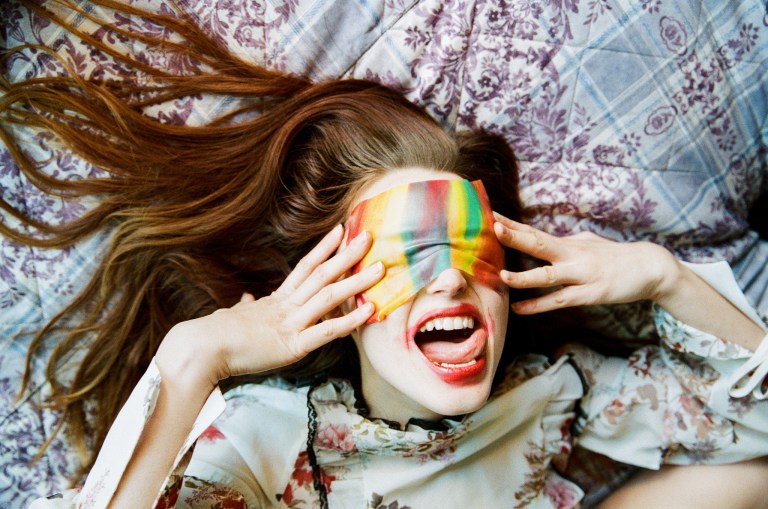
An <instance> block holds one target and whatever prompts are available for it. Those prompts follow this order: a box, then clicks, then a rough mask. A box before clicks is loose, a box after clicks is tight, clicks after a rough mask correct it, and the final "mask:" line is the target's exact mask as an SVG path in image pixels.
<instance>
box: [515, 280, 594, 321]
mask: <svg viewBox="0 0 768 509" xmlns="http://www.w3.org/2000/svg"><path fill="white" fill-rule="evenodd" d="M594 303H595V301H594V299H588V298H586V297H585V292H584V291H583V287H580V286H565V287H563V288H560V289H559V290H555V291H553V292H550V293H548V294H546V295H542V296H541V297H536V298H534V299H527V300H521V301H519V302H515V303H513V304H511V305H510V307H511V308H512V311H514V312H515V313H517V314H519V315H533V314H536V313H544V312H546V311H553V310H555V309H563V308H568V307H573V306H587V305H592V304H594Z"/></svg>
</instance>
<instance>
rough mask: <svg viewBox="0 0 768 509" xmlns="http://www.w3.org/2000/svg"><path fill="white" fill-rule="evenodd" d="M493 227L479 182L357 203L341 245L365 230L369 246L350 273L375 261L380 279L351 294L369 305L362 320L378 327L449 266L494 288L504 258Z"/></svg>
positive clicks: (429, 184)
mask: <svg viewBox="0 0 768 509" xmlns="http://www.w3.org/2000/svg"><path fill="white" fill-rule="evenodd" d="M493 222H494V219H493V212H492V211H491V206H490V202H489V200H488V195H487V194H486V192H485V188H484V187H483V184H482V182H480V181H475V182H469V181H467V180H463V179H457V180H428V181H423V182H414V183H411V184H405V185H402V186H397V187H394V188H392V189H389V190H387V191H384V192H383V193H381V194H378V195H376V196H374V197H372V198H369V199H367V200H364V201H362V202H360V203H359V204H358V205H357V206H356V207H355V208H354V210H353V211H352V213H351V214H350V216H349V219H348V221H347V230H348V237H347V239H348V240H347V242H349V241H351V240H352V239H354V238H355V237H356V236H357V235H359V234H360V233H361V232H363V231H365V230H367V231H368V232H370V234H371V236H372V237H373V244H372V246H371V249H370V250H369V251H368V254H367V255H366V256H365V257H364V258H363V259H362V260H361V261H360V263H359V264H357V265H356V266H355V267H354V268H353V269H352V272H353V273H357V272H359V271H360V270H362V269H363V268H364V267H366V266H368V265H370V264H372V263H375V262H376V261H379V260H380V261H381V262H383V263H384V266H385V267H386V268H387V273H386V276H385V277H384V279H383V280H382V281H380V282H379V283H377V284H376V285H374V286H373V287H371V288H369V289H368V290H366V291H365V292H364V293H362V294H360V295H358V297H357V302H358V305H362V304H363V303H365V302H372V303H373V304H374V305H375V306H376V313H375V314H374V316H373V317H372V318H371V320H370V321H372V322H375V321H381V320H383V319H384V318H385V317H386V316H387V315H388V314H389V313H391V312H392V311H393V310H395V309H397V308H398V307H399V306H401V305H403V304H404V303H406V302H407V301H408V300H410V299H411V298H413V297H414V296H415V295H416V294H417V293H418V292H419V291H420V290H421V289H422V288H424V287H425V286H427V284H429V282H430V281H432V280H434V279H435V278H436V277H437V276H438V275H439V274H440V273H441V272H443V271H444V270H446V269H448V268H451V267H453V268H456V269H459V270H461V271H462V272H463V273H465V274H466V275H467V276H469V277H471V278H473V279H474V280H475V281H478V282H480V283H481V284H484V285H486V286H489V287H491V288H494V289H499V288H501V286H502V283H501V280H500V278H499V271H500V270H501V268H502V266H503V264H504V253H503V249H502V247H501V244H500V243H499V241H498V239H497V238H496V235H495V234H494V233H493Z"/></svg>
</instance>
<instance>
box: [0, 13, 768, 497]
mask: <svg viewBox="0 0 768 509" xmlns="http://www.w3.org/2000/svg"><path fill="white" fill-rule="evenodd" d="M131 3H132V4H136V5H140V6H146V7H148V8H150V9H157V10H161V9H166V8H167V5H166V3H169V2H167V1H166V0H132V1H131ZM181 3H182V4H184V5H185V6H186V8H187V10H188V11H189V12H190V13H192V14H193V15H194V17H195V18H196V19H197V20H198V21H199V23H200V24H201V25H202V26H204V27H205V28H206V30H208V31H210V32H211V33H213V34H215V35H216V36H217V37H220V38H222V39H224V40H225V41H226V42H227V44H228V45H229V46H230V47H231V48H233V49H234V50H235V51H237V52H239V53H240V54H242V55H244V56H246V57H247V58H249V59H252V60H253V61H256V62H259V63H262V64H264V65H266V66H269V67H274V68H278V69H283V70H287V71H291V72H297V73H302V74H305V75H308V76H310V77H312V78H314V79H323V78H326V77H357V78H366V79H371V80H375V81H379V82H382V83H385V84H387V85H389V86H392V87H395V88H397V89H400V90H402V91H404V92H405V93H406V94H407V96H408V97H409V98H410V99H412V100H413V101H414V102H415V103H418V104H420V105H423V106H424V107H426V108H427V109H428V110H429V111H430V112H431V113H432V114H433V115H434V116H435V117H436V118H437V119H439V120H440V121H441V122H443V123H444V124H445V125H446V126H448V127H449V128H451V129H477V128H482V129H487V130H490V131H494V132H497V133H499V134H501V135H502V136H504V137H505V138H506V139H507V140H508V141H509V143H510V144H511V145H512V147H513V148H514V150H515V151H516V153H517V155H518V157H519V159H520V162H521V179H522V197H523V200H524V203H525V205H526V216H527V217H526V218H527V220H528V221H529V222H530V223H532V224H534V225H536V226H538V227H540V228H543V229H545V230H548V231H550V232H553V233H555V234H558V235H561V234H567V233H572V232H577V231H581V230H591V231H594V232H597V233H599V234H602V235H605V236H608V237H611V238H615V239H619V240H626V241H631V240H638V239H644V240H651V241H654V242H657V243H661V244H663V245H665V246H667V247H668V248H670V249H671V250H672V251H673V252H675V253H676V254H677V255H678V256H680V257H681V258H683V259H686V260H691V261H708V260H727V261H728V262H730V263H731V265H732V266H733V267H734V270H735V272H736V275H737V279H738V280H739V282H740V284H741V286H742V287H743V289H744V290H745V292H746V294H747V296H748V297H749V298H750V299H751V300H752V301H753V303H754V304H755V306H757V307H758V308H759V309H761V310H762V311H763V312H768V270H765V269H764V267H765V266H766V263H767V262H768V243H766V242H765V241H764V240H761V239H760V238H759V236H758V235H757V233H755V232H754V231H751V230H750V227H749V224H748V222H747V217H748V214H749V211H750V208H751V205H752V204H753V203H754V202H755V201H756V200H757V199H758V197H759V196H760V195H761V194H764V193H765V191H766V189H767V188H768V12H766V9H767V6H766V3H765V2H764V1H762V0H760V1H758V0H740V1H716V0H681V1H678V0H674V1H673V0H446V1H438V0H285V1H276V0H242V1H232V0H200V1H194V0H186V1H183V2H181ZM84 5H87V4H86V3H84ZM88 9H90V10H92V11H93V12H95V13H96V14H98V15H100V16H103V17H105V18H106V19H108V20H110V21H111V22H113V23H115V24H117V25H120V26H122V27H124V28H128V29H136V28H140V27H141V23H142V20H140V19H131V18H126V17H120V16H115V15H114V13H110V12H102V11H100V10H99V9H96V8H94V7H93V6H88ZM0 19H2V27H0V29H1V30H2V38H1V39H0V40H1V41H2V43H1V44H2V45H3V47H2V50H5V49H7V48H12V47H17V46H20V45H23V44H33V45H34V44H42V45H46V46H49V47H53V48H55V49H56V50H57V51H58V53H59V54H60V55H61V56H62V58H63V59H64V60H65V61H66V62H68V63H69V64H70V65H71V66H73V67H74V68H75V69H77V70H78V72H81V73H83V74H85V75H101V76H107V77H108V76H119V75H120V74H121V73H123V72H125V71H124V70H123V69H121V67H120V65H119V64H117V63H116V62H114V61H113V60H111V59H110V58H109V57H107V56H106V55H102V54H97V53H94V52H92V51H90V50H89V49H88V48H87V47H85V46H84V45H83V44H82V43H81V42H80V41H79V40H77V39H75V38H73V37H71V36H70V35H69V34H68V33H67V32H65V31H62V30H61V29H60V28H59V27H57V26H55V25H52V24H50V23H48V22H47V21H46V20H45V19H43V18H41V17H39V16H37V15H33V14H31V13H30V12H28V11H26V10H25V9H24V8H22V7H21V6H19V5H18V4H17V3H15V2H14V1H10V2H2V5H0ZM72 19H73V20H74V22H75V23H77V24H79V25H80V27H81V28H83V29H85V30H86V31H89V32H91V33H92V34H93V35H94V37H99V38H101V39H102V40H105V41H107V42H109V43H110V44H112V45H114V47H115V48H116V49H118V50H120V51H130V52H132V53H133V54H139V55H141V57H142V58H145V59H147V60H149V61H152V62H155V63H157V64H158V65H165V66H168V67H171V68H177V69H183V68H185V66H188V65H192V64H190V63H189V62H185V61H181V60H171V59H167V58H166V56H165V55H163V54H162V53H161V52H159V51H158V50H157V49H155V48H147V47H142V46H141V45H139V44H137V43H129V42H127V41H125V40H122V39H120V38H116V37H113V36H111V35H110V34H109V33H108V32H106V31H103V30H99V28H98V27H97V26H95V25H93V24H91V23H90V22H89V21H88V20H86V19H81V18H77V17H72ZM2 65H3V73H4V74H5V76H6V77H7V78H8V79H10V80H16V79H21V78H25V77H29V76H42V75H49V74H54V73H61V72H64V71H63V69H62V67H61V65H60V64H59V63H57V62H55V61H53V60H52V59H50V58H48V57H46V55H45V54H44V53H42V52H40V51H39V50H37V49H35V48H34V47H30V48H28V49H26V50H24V51H22V52H19V53H14V54H13V56H12V57H11V58H8V59H7V60H5V61H4V62H3V64H2ZM230 107H231V104H230V102H229V101H228V100H227V99H222V98H209V97H202V98H189V99H185V100H179V101H175V102H173V103H169V104H166V105H163V106H162V107H158V108H155V109H153V111H151V112H150V114H153V115H156V116H157V117H158V118H160V119H162V120H163V121H167V122H178V123H201V122H205V121H206V119H207V118H209V117H210V116H211V115H215V114H216V113H217V112H219V111H222V110H224V109H227V108H230ZM20 135H21V136H25V137H26V139H27V141H28V143H27V146H26V147H25V148H26V150H27V151H28V152H29V153H30V154H32V155H33V156H34V157H35V158H36V159H38V160H39V161H41V162H42V163H43V164H45V165H46V168H47V169H48V171H50V172H51V173H52V174H55V175H58V176H62V177H65V178H73V179H74V178H79V177H81V176H83V175H98V173H99V170H98V169H97V168H92V167H90V166H88V165H87V164H84V163H83V162H82V161H80V160H78V159H77V158H76V157H74V156H73V155H72V154H69V153H67V152H65V151H62V150H61V149H60V148H59V147H57V146H56V145H55V144H54V143H52V140H51V138H50V137H49V136H47V135H46V134H45V133H34V132H29V133H26V132H22V133H20ZM0 192H2V195H3V198H4V199H5V200H7V201H9V202H12V203H14V204H16V205H17V206H18V207H20V208H22V209H23V210H25V211H27V212H28V213H29V214H31V215H32V216H33V217H35V218H39V219H40V220H43V221H48V222H66V221H67V220H68V219H71V218H72V217H75V216H76V215H78V214H80V213H82V212H83V211H84V210H86V209H87V207H88V206H89V203H88V202H84V201H79V202H78V201H63V200H61V199H56V198H52V197H50V196H47V195H45V194H43V193H41V192H40V191H39V190H38V189H36V188H35V187H34V186H33V185H32V184H31V183H29V182H28V181H27V180H26V179H25V178H24V176H23V175H21V174H20V173H19V171H18V169H17V168H16V166H15V165H14V163H13V161H12V159H11V157H10V155H9V153H8V151H7V150H6V149H4V148H2V147H0ZM2 220H3V221H7V222H12V221H13V219H12V218H11V217H8V216H2ZM108 241H109V232H104V233H103V234H102V235H99V236H96V237H94V238H91V239H88V240H87V241H84V242H82V243H81V244H79V245H77V246H75V247H73V248H71V249H67V250H42V249H35V248H28V247H24V246H20V245H18V244H15V243H14V242H12V241H10V240H9V239H6V238H0V506H2V507H6V508H15V507H22V506H24V505H25V504H26V503H27V502H28V501H29V500H30V499H31V498H34V497H37V496H40V495H45V494H47V493H53V492H56V491H58V490H60V489H61V488H64V487H66V486H67V480H66V478H67V477H68V476H69V475H70V474H71V473H72V472H73V471H74V469H75V468H76V466H77V464H78V463H77V462H78V459H77V457H76V456H75V455H73V454H72V452H71V451H70V450H69V449H68V447H67V443H66V436H65V435H64V434H60V435H58V436H57V438H56V439H55V440H54V441H53V443H52V445H51V447H50V448H49V449H48V451H47V452H46V453H45V454H44V455H43V457H42V458H40V459H39V460H38V461H33V458H34V456H35V454H36V453H37V452H38V449H39V447H40V445H41V444H42V443H43V442H45V440H46V439H47V438H48V437H49V436H50V434H51V432H52V430H53V428H54V427H55V425H56V423H57V417H56V414H55V413H54V412H51V411H49V410H47V409H45V408H42V407H40V406H39V404H40V403H41V402H43V401H44V400H45V398H46V395H47V394H48V393H49V388H48V387H47V385H46V383H45V382H44V377H43V376H42V372H41V370H40V368H42V367H43V366H44V364H45V360H46V356H45V352H43V353H42V354H41V355H40V356H38V357H36V358H35V359H33V366H34V367H35V368H37V369H36V370H35V376H34V377H33V383H32V388H31V390H30V391H29V392H28V393H26V394H24V396H23V397H22V398H20V399H19V398H17V396H18V389H19V381H20V378H21V373H22V372H23V368H24V359H25V354H26V347H27V345H28V343H29V340H30V332H31V331H34V330H35V329H37V328H39V327H40V326H41V325H43V324H44V323H45V322H46V321H47V320H48V319H50V318H51V317H52V316H53V315H54V314H55V313H56V312H57V311H58V310H60V309H61V308H62V306H63V305H64V303H66V302H67V301H68V300H69V299H71V298H72V297H73V296H74V295H75V294H76V293H77V291H78V289H79V288H81V286H82V285H83V283H84V281H85V280H86V279H87V278H88V274H89V272H90V271H91V270H92V269H93V266H94V260H97V259H98V257H99V253H100V252H101V250H102V248H103V245H104V243H105V242H108ZM584 313H586V316H587V318H588V320H586V322H584V323H588V324H589V325H590V327H592V328H593V329H594V330H597V331H601V332H609V333H610V334H611V335H612V336H615V337H621V338H624V339H627V340H634V339H638V338H646V337H647V332H648V330H649V327H648V324H647V323H646V320H645V318H644V317H645V310H644V309H643V308H642V306H640V307H638V306H634V307H620V308H613V309H611V310H597V309H590V310H585V311H584ZM73 362H75V360H74V359H73Z"/></svg>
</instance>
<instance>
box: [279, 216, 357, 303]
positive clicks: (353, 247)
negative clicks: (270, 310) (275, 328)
mask: <svg viewBox="0 0 768 509" xmlns="http://www.w3.org/2000/svg"><path fill="white" fill-rule="evenodd" d="M370 247H371V234H370V233H368V232H366V231H364V232H363V233H362V234H360V235H358V236H357V237H355V238H354V239H353V240H352V242H350V243H349V245H348V246H347V247H346V248H345V249H343V250H341V251H339V252H338V253H337V254H336V255H334V256H332V257H331V258H329V259H328V260H326V261H324V262H323V263H321V264H320V265H318V266H317V267H315V269H314V270H313V271H312V273H311V274H310V275H309V277H308V278H306V280H305V281H304V282H302V283H301V284H300V285H299V286H298V288H296V290H295V291H294V293H293V295H291V297H290V301H291V302H293V303H294V304H296V305H298V306H301V305H304V304H305V303H306V302H307V301H308V300H309V299H311V298H312V297H314V296H315V295H317V293H318V292H320V291H321V290H322V289H324V288H325V287H327V286H328V285H330V284H331V283H333V282H335V281H337V280H338V279H339V278H340V277H342V276H343V275H344V274H346V273H347V272H348V271H349V270H350V269H351V268H352V267H354V266H355V264H356V263H358V262H359V261H360V260H361V259H362V258H363V256H365V253H367V252H368V250H369V249H370Z"/></svg>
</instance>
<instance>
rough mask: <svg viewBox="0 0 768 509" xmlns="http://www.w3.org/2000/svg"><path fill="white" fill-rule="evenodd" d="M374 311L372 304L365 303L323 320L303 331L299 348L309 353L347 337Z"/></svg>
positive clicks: (300, 335) (299, 339)
mask: <svg viewBox="0 0 768 509" xmlns="http://www.w3.org/2000/svg"><path fill="white" fill-rule="evenodd" d="M374 309H375V308H374V306H373V304H371V303H370V302H366V303H365V304H363V305H362V306H360V307H358V308H355V309H354V310H353V311H351V312H349V313H348V314H346V315H343V316H340V317H338V318H332V319H330V320H324V321H322V322H320V323H318V324H316V325H313V326H312V327H309V328H308V329H305V330H304V331H302V332H301V334H299V336H298V341H299V342H300V343H301V345H300V347H301V348H302V349H303V351H304V352H306V353H309V352H311V351H313V350H316V349H318V348H320V347H321V346H323V345H324V344H326V343H329V342H330V341H333V340H334V339H337V338H342V337H344V336H348V335H349V334H351V333H352V332H353V331H354V330H355V329H357V328H358V327H360V326H361V325H363V324H364V323H365V322H366V321H367V320H368V319H369V318H370V317H371V315H372V314H373V311H374Z"/></svg>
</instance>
